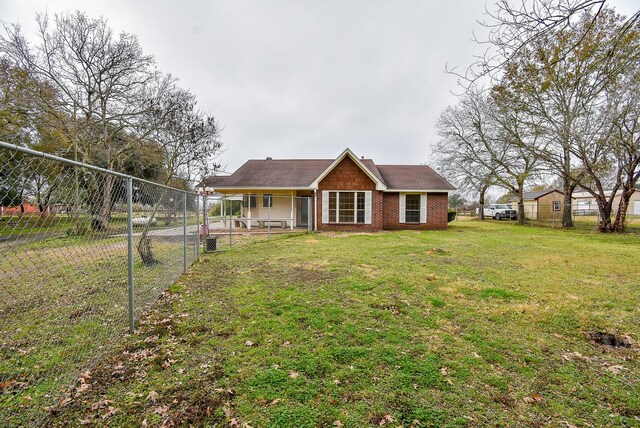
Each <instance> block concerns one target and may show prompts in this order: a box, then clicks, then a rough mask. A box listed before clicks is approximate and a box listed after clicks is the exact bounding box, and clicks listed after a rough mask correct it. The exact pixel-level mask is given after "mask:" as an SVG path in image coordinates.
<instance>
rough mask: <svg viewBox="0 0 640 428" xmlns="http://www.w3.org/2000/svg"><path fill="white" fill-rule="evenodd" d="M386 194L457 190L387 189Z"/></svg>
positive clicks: (449, 191)
mask: <svg viewBox="0 0 640 428" xmlns="http://www.w3.org/2000/svg"><path fill="white" fill-rule="evenodd" d="M384 192H386V193H451V192H455V190H443V189H435V190H433V189H387V190H384Z"/></svg>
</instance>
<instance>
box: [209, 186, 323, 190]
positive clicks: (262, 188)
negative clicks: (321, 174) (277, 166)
mask: <svg viewBox="0 0 640 428" xmlns="http://www.w3.org/2000/svg"><path fill="white" fill-rule="evenodd" d="M209 189H213V191H218V190H314V189H313V187H274V186H268V187H265V186H258V187H253V186H234V187H223V186H219V187H207V190H209Z"/></svg>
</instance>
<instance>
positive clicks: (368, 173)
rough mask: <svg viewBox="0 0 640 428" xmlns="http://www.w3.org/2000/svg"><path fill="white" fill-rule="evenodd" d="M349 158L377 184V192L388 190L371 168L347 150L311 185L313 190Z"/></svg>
mask: <svg viewBox="0 0 640 428" xmlns="http://www.w3.org/2000/svg"><path fill="white" fill-rule="evenodd" d="M347 156H349V157H350V158H351V160H352V161H354V162H355V163H356V165H358V167H359V168H360V169H361V170H362V172H364V173H365V174H367V177H369V178H370V179H371V180H372V181H373V182H374V183H376V190H382V191H384V190H387V186H386V185H385V184H384V183H383V182H382V181H381V180H380V179H379V178H378V177H376V175H375V174H374V173H373V172H371V171H370V170H369V168H367V167H366V166H365V164H363V163H362V162H361V161H360V159H358V157H357V156H356V155H355V154H354V153H353V152H352V151H351V149H348V148H347V149H345V150H344V151H343V152H342V153H341V154H340V156H338V157H337V158H336V160H334V161H333V162H332V163H331V165H329V167H328V168H327V169H325V170H324V171H323V172H322V174H320V175H319V176H318V178H316V179H315V180H313V183H311V184H310V185H309V187H311V188H313V189H317V188H318V184H319V183H320V182H321V181H322V179H323V178H325V177H326V176H327V175H328V174H329V173H330V172H331V171H332V170H333V168H335V167H336V166H337V165H338V164H339V163H340V162H342V161H343V160H344V158H346V157H347Z"/></svg>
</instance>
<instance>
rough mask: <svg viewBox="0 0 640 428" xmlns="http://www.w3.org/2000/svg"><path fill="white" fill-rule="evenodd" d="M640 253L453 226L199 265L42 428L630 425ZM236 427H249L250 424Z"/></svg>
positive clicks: (630, 242)
mask: <svg viewBox="0 0 640 428" xmlns="http://www.w3.org/2000/svg"><path fill="white" fill-rule="evenodd" d="M639 259H640V237H638V236H637V235H624V236H619V235H601V234H597V233H591V232H584V231H562V230H553V229H547V228H531V227H519V226H517V225H515V224H508V223H505V222H502V223H498V222H489V221H487V222H482V223H481V222H478V221H467V222H454V223H452V224H451V225H450V227H449V229H448V230H446V231H428V232H388V233H387V232H385V233H375V234H332V233H323V234H319V235H297V236H293V237H287V236H277V237H272V239H271V241H269V242H266V241H264V242H258V243H253V244H251V245H245V246H238V247H234V248H233V249H231V250H230V251H227V252H224V253H215V254H207V255H205V256H204V257H203V259H202V262H201V263H199V264H197V265H196V266H195V267H194V268H193V269H192V270H191V271H190V272H189V273H188V274H187V275H184V276H182V277H181V279H180V280H179V281H178V283H177V284H176V285H174V286H171V287H170V290H169V291H168V292H167V293H165V295H164V297H163V298H162V299H161V301H160V302H158V304H156V306H155V307H154V309H153V310H152V311H151V312H149V314H148V315H147V316H146V317H145V318H143V320H142V323H141V325H140V329H139V332H138V333H137V334H136V335H134V336H129V337H127V338H126V339H125V340H124V341H123V343H122V344H121V345H118V346H117V347H114V348H113V349H112V350H111V352H110V353H109V354H108V355H107V357H106V358H103V359H102V360H101V361H100V362H99V363H98V365H97V366H95V367H94V368H93V369H92V370H91V372H90V373H88V374H87V375H86V376H83V379H82V381H81V382H80V383H78V384H77V388H76V390H75V391H74V392H73V393H72V394H71V396H70V400H69V401H68V402H67V401H65V402H64V403H63V404H64V405H63V406H62V408H61V410H60V412H59V414H58V415H57V416H52V417H50V418H49V419H48V420H47V423H48V424H51V425H60V426H75V425H81V424H89V423H91V424H95V425H99V426H100V425H104V426H106V425H109V426H140V425H141V424H143V422H145V421H146V422H145V423H146V426H158V425H160V424H162V423H163V422H164V423H168V424H169V425H170V424H176V425H184V426H188V425H190V424H191V425H195V426H201V425H205V426H207V425H209V426H238V427H240V426H252V427H258V426H264V427H315V426H329V427H331V426H345V427H347V426H349V427H361V426H394V427H395V426H405V427H410V426H413V427H425V426H426V427H429V426H431V427H444V426H449V427H454V426H469V427H474V426H640V383H639V382H640V362H639V357H640V354H639V352H638V351H639V348H638V346H637V345H636V344H635V343H634V345H633V347H632V348H631V349H621V348H615V349H614V348H611V347H608V346H604V345H597V344H595V343H593V342H591V341H590V339H589V338H588V337H587V333H589V332H594V331H604V332H610V333H614V334H618V335H627V336H629V338H630V339H631V340H632V341H637V340H638V338H639V337H640V308H639V307H638V301H639V297H640V288H639V279H638V278H640V263H638V261H639ZM245 424H246V425H245Z"/></svg>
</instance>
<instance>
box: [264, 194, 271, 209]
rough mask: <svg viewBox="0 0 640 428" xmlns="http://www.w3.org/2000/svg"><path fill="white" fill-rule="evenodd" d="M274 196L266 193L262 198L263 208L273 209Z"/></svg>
mask: <svg viewBox="0 0 640 428" xmlns="http://www.w3.org/2000/svg"><path fill="white" fill-rule="evenodd" d="M272 196H273V195H271V194H270V193H266V194H264V195H263V196H262V206H263V208H271V207H273V197H272Z"/></svg>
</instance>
